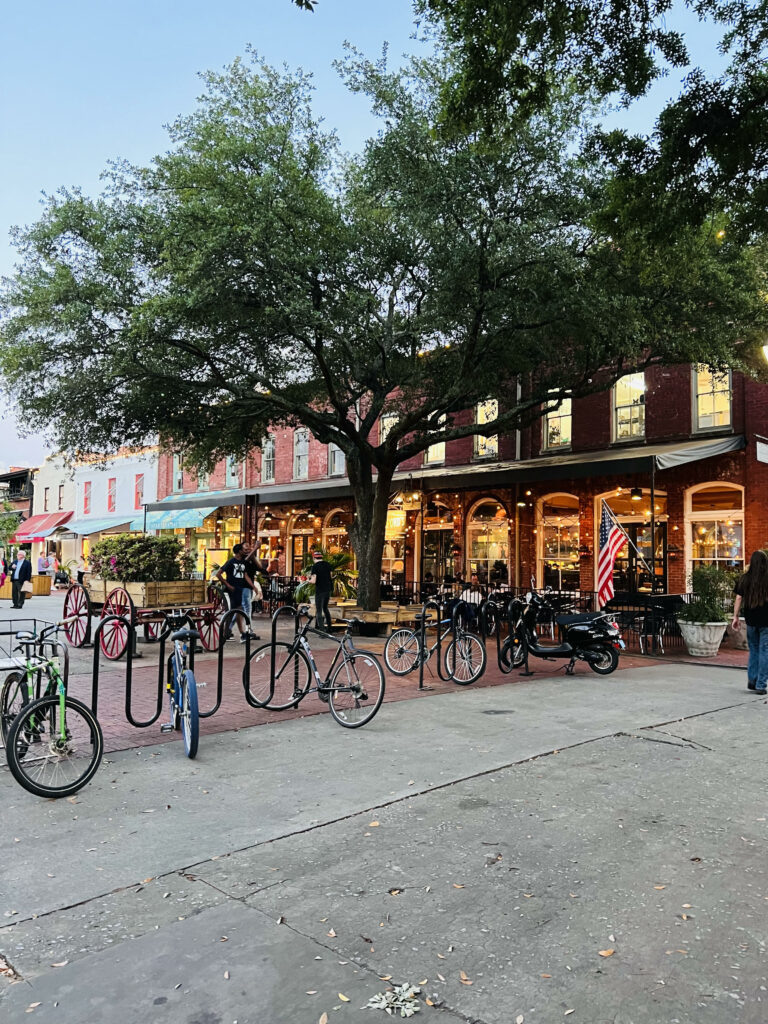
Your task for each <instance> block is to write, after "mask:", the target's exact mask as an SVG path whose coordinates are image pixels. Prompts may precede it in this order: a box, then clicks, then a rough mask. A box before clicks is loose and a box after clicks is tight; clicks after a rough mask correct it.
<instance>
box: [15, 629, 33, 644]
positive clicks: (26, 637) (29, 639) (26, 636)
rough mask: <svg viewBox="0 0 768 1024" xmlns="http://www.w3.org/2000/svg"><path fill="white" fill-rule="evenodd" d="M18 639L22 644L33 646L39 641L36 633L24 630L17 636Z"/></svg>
mask: <svg viewBox="0 0 768 1024" xmlns="http://www.w3.org/2000/svg"><path fill="white" fill-rule="evenodd" d="M16 639H17V640H18V641H19V643H22V644H33V643H34V642H35V641H36V640H37V637H36V636H35V634H34V633H30V632H28V631H27V630H22V631H21V632H20V633H17V634H16Z"/></svg>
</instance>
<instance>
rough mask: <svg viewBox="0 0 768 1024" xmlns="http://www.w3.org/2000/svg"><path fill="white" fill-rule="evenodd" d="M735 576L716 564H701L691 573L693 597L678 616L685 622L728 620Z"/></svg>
mask: <svg viewBox="0 0 768 1024" xmlns="http://www.w3.org/2000/svg"><path fill="white" fill-rule="evenodd" d="M733 584H734V576H733V573H732V572H729V571H728V570H726V569H720V568H719V567H718V566H716V565H700V566H698V567H697V568H695V569H694V570H693V572H692V573H691V592H692V594H693V599H692V600H691V601H690V602H689V603H688V604H686V605H685V606H684V607H683V608H682V609H681V610H680V612H678V616H677V617H678V618H679V619H681V620H682V621H683V622H727V621H728V618H729V604H732V601H733Z"/></svg>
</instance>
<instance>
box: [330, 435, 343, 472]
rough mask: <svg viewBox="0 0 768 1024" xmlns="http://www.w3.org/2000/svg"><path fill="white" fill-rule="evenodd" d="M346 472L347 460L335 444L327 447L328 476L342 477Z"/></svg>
mask: <svg viewBox="0 0 768 1024" xmlns="http://www.w3.org/2000/svg"><path fill="white" fill-rule="evenodd" d="M346 471H347V458H346V456H345V454H344V452H343V451H342V450H341V448H339V446H338V445H337V444H333V442H331V444H329V445H328V476H344V474H345V473H346Z"/></svg>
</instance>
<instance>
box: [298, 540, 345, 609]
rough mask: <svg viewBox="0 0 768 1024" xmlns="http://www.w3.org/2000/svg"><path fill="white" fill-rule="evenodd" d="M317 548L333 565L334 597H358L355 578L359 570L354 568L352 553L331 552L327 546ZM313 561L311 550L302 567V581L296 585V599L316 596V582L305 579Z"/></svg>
mask: <svg viewBox="0 0 768 1024" xmlns="http://www.w3.org/2000/svg"><path fill="white" fill-rule="evenodd" d="M315 550H317V551H321V552H322V555H323V558H324V559H325V561H326V562H327V563H328V565H330V567H331V585H332V586H333V591H332V593H333V595H334V597H341V598H344V599H351V598H356V597H357V590H356V589H355V586H354V583H353V580H356V579H357V570H356V569H353V568H352V564H353V561H354V560H353V558H352V555H349V554H347V552H346V551H337V552H336V553H335V554H331V553H330V551H327V550H326V549H325V548H316V549H315ZM313 561H314V560H313V558H312V553H311V552H309V553H308V554H307V555H305V557H304V565H303V566H302V568H301V577H302V582H301V583H300V584H299V585H298V587H296V590H295V592H294V595H293V596H294V598H295V600H296V601H299V602H301V601H308V600H309V599H310V598H311V597H314V596H315V585H314V583H310V582H309V581H305V578H306V577H308V576H309V574H310V572H311V570H312V562H313Z"/></svg>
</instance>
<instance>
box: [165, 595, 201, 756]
mask: <svg viewBox="0 0 768 1024" xmlns="http://www.w3.org/2000/svg"><path fill="white" fill-rule="evenodd" d="M165 621H166V626H165V630H167V631H168V632H169V633H170V639H171V640H172V641H173V652H172V654H171V656H170V658H169V659H168V670H167V673H166V691H167V693H168V703H169V706H170V712H171V720H170V722H166V723H165V724H163V725H161V726H160V732H161V733H164V732H178V730H179V729H181V735H182V738H183V740H184V753H185V754H186V755H187V757H189V758H192V757H195V755H196V754H197V748H198V745H199V742H200V708H199V704H198V700H197V682H196V681H195V674H194V672H193V671H192V669H191V668H189V666H188V665H187V658H188V657H189V647H188V644H189V641H190V640H191V641H193V642H194V641H196V640H199V639H200V634H199V632H198V631H197V630H196V629H189V628H187V629H184V628H181V627H182V626H183V623H185V622H187V623H188V622H189V621H190V620H189V616H188V615H187V613H186V612H183V613H180V614H179V613H177V614H174V613H172V612H169V613H168V614H166V616H165ZM174 627H179V628H174ZM165 630H164V631H165Z"/></svg>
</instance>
